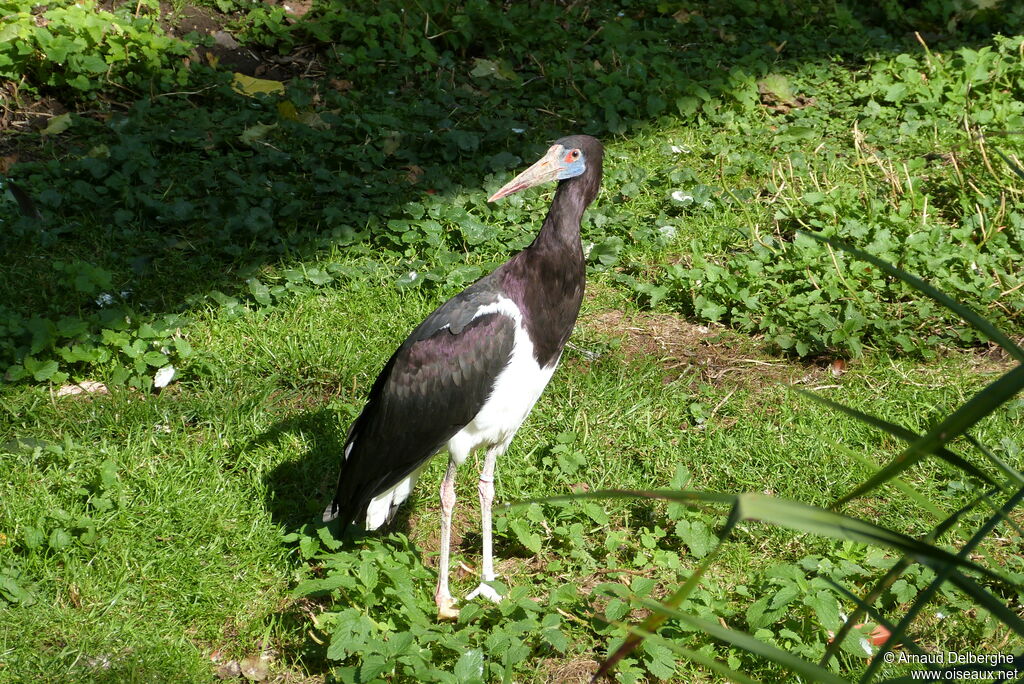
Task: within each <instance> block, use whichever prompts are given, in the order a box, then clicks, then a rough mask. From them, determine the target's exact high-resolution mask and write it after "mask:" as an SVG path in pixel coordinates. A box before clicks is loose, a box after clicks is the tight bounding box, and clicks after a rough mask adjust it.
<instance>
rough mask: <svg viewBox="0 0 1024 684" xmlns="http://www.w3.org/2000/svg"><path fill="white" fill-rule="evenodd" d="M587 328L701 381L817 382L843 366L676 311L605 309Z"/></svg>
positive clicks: (629, 354)
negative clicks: (803, 358)
mask: <svg viewBox="0 0 1024 684" xmlns="http://www.w3.org/2000/svg"><path fill="white" fill-rule="evenodd" d="M583 326H584V328H586V329H588V330H589V331H590V332H593V333H596V334H597V335H599V336H602V337H610V338H614V339H616V340H618V341H619V342H620V346H619V349H620V350H621V352H622V353H623V354H624V355H625V357H626V358H627V359H630V360H632V359H636V358H639V357H652V358H656V359H657V360H658V361H659V362H660V363H661V364H662V366H663V367H664V368H665V370H667V371H672V375H669V376H667V377H666V382H672V381H675V380H677V379H678V378H679V377H680V376H682V375H686V374H692V375H693V376H694V379H696V380H699V381H700V382H704V383H710V384H714V385H724V386H733V387H755V388H756V387H764V386H768V385H778V384H780V383H783V384H793V383H806V384H817V383H822V382H825V381H826V380H827V379H831V378H832V377H833V375H838V374H841V373H842V372H843V370H842V369H841V368H840V367H839V366H833V362H832V360H829V359H823V360H817V361H811V362H794V361H787V360H785V359H780V358H778V357H775V356H772V355H770V354H769V353H768V352H767V351H765V350H764V349H763V348H762V347H761V344H760V341H759V340H758V339H757V338H752V337H748V336H746V335H741V334H739V333H736V332H733V331H732V330H729V329H728V328H725V327H723V326H720V325H714V324H711V325H701V324H696V323H691V322H690V321H687V320H686V319H685V318H682V317H680V316H677V315H675V314H670V313H655V312H633V313H625V312H622V311H619V310H615V309H613V310H610V311H605V312H602V313H600V314H597V315H596V316H590V317H589V318H588V319H587V320H586V321H584V322H583Z"/></svg>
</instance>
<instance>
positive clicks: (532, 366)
mask: <svg viewBox="0 0 1024 684" xmlns="http://www.w3.org/2000/svg"><path fill="white" fill-rule="evenodd" d="M492 313H499V314H503V315H505V316H508V317H509V318H511V319H512V320H513V321H514V322H515V340H514V342H513V343H512V354H511V355H510V357H509V361H508V365H507V366H505V369H504V370H503V371H501V372H500V373H499V374H498V377H497V378H496V379H495V382H494V387H493V389H492V390H491V395H490V396H489V397H488V398H487V401H486V402H484V405H483V406H482V407H481V408H480V411H479V412H478V413H477V414H476V417H475V418H473V420H472V421H471V422H470V423H469V425H467V426H466V427H464V428H462V430H460V431H459V432H458V433H457V434H456V435H455V436H454V437H452V438H451V439H450V440H449V441H448V451H449V453H450V454H451V457H452V460H454V461H455V463H456V465H462V463H463V462H464V461H465V460H466V458H467V457H468V456H469V454H470V453H471V452H472V451H473V450H474V449H476V448H478V447H481V446H492V445H495V446H498V447H499V448H500V449H501V451H505V449H506V448H508V444H509V442H511V441H512V437H513V435H515V434H516V430H518V429H519V426H520V425H522V424H523V421H524V420H526V416H527V415H529V413H530V409H532V408H533V405H534V404H536V403H537V399H539V398H540V395H541V392H543V391H544V388H545V387H546V386H547V384H548V381H549V380H551V375H552V374H553V373H554V372H555V367H556V366H557V365H558V359H555V361H554V363H552V364H551V365H550V366H547V367H545V368H541V366H540V365H539V364H538V363H537V360H536V359H535V358H534V356H533V342H531V341H530V336H529V334H527V332H526V328H525V327H523V319H522V316H521V315H520V313H519V309H518V308H517V307H516V305H515V304H514V303H513V302H512V300H510V299H505V298H504V297H503V298H501V299H499V300H498V301H497V302H495V303H494V304H488V305H487V306H482V307H480V308H479V309H477V312H476V316H474V318H477V317H479V316H485V315H487V314H492Z"/></svg>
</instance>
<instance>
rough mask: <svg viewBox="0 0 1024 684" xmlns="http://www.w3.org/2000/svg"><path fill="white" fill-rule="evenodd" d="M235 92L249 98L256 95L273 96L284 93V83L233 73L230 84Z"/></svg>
mask: <svg viewBox="0 0 1024 684" xmlns="http://www.w3.org/2000/svg"><path fill="white" fill-rule="evenodd" d="M232 85H233V86H234V88H235V90H236V91H238V92H240V93H242V94H243V95H249V96H250V97H251V96H253V95H257V94H260V93H262V94H264V95H275V94H283V93H284V83H281V81H272V80H270V79H265V78H254V77H252V76H246V75H245V74H240V73H237V72H236V73H235V78H234V81H233V82H232Z"/></svg>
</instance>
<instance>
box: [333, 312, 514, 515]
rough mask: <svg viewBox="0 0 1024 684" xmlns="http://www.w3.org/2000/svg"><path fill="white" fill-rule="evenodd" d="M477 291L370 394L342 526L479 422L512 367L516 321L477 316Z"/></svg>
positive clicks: (340, 495)
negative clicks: (478, 416)
mask: <svg viewBox="0 0 1024 684" xmlns="http://www.w3.org/2000/svg"><path fill="white" fill-rule="evenodd" d="M467 294H468V295H470V296H468V297H467V296H465V295H467ZM472 294H473V293H471V292H470V293H463V295H462V296H459V297H456V298H455V299H452V300H450V301H449V302H447V303H446V304H445V305H443V306H442V307H441V308H439V309H438V310H437V311H435V312H434V313H433V314H431V315H430V317H428V318H427V319H426V320H425V321H424V322H423V323H422V324H421V325H420V326H419V327H418V328H416V330H414V331H413V333H412V334H411V335H410V336H409V338H408V339H407V340H406V341H405V342H404V343H403V344H402V346H401V347H399V348H398V351H396V352H395V353H394V355H393V356H392V357H391V360H390V361H388V363H387V365H386V366H385V367H384V370H383V371H381V374H380V376H379V377H378V378H377V381H376V382H375V383H374V385H373V389H371V390H370V396H369V399H368V401H367V403H366V407H365V408H364V409H363V412H362V414H361V415H360V416H359V418H357V419H356V421H355V423H353V425H352V428H351V430H350V431H349V435H348V439H347V440H346V444H345V452H346V458H345V461H344V463H343V464H342V469H341V476H340V478H339V481H338V491H337V494H336V495H335V497H334V504H333V509H334V512H335V514H336V515H337V517H338V518H340V519H341V523H342V529H344V527H345V526H347V525H348V524H349V523H351V522H353V521H355V520H357V519H358V518H359V517H360V516H361V515H362V514H363V512H364V511H365V510H366V506H367V504H368V503H369V501H370V499H372V498H373V497H374V496H376V495H378V494H380V493H382V492H384V491H385V490H387V489H388V488H389V487H392V486H393V485H395V484H397V483H398V482H400V481H401V480H402V479H403V478H405V477H406V476H407V475H409V474H410V473H412V472H413V471H414V470H415V469H416V468H418V467H419V466H420V465H421V464H423V462H425V461H426V460H427V459H429V458H430V457H431V456H433V455H434V454H435V453H436V452H437V451H438V450H439V449H440V448H441V447H443V446H444V445H445V443H446V442H447V441H448V440H449V439H451V438H452V437H453V436H454V435H455V433H457V432H458V431H459V430H461V429H462V428H463V427H465V426H466V425H467V424H468V423H469V422H470V421H472V420H473V418H474V417H475V416H476V414H477V413H478V412H479V411H480V408H481V407H482V406H483V405H484V402H485V401H487V398H488V396H489V395H490V392H491V389H492V388H493V386H494V381H495V379H496V378H497V376H498V374H499V373H500V372H501V370H502V369H503V368H505V366H506V365H507V364H508V360H509V356H510V355H511V353H512V345H513V341H514V338H515V325H516V323H515V321H513V320H512V319H511V318H510V317H509V316H507V315H504V314H501V313H487V314H483V315H480V316H476V315H475V312H476V311H477V310H478V309H479V304H481V303H482V302H481V301H479V298H478V297H475V296H472Z"/></svg>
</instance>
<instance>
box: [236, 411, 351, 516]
mask: <svg viewBox="0 0 1024 684" xmlns="http://www.w3.org/2000/svg"><path fill="white" fill-rule="evenodd" d="M293 437H301V438H302V439H303V440H304V441H305V442H306V443H307V444H308V445H309V447H308V448H307V449H306V450H305V451H304V452H302V453H298V454H294V455H292V457H291V458H289V459H288V460H286V461H284V462H282V463H280V464H278V465H277V467H275V468H274V469H273V470H271V471H270V472H269V473H267V475H266V477H265V479H264V483H265V485H266V507H267V510H268V511H269V512H270V515H271V518H272V519H273V521H274V522H275V523H277V524H279V525H281V526H283V527H284V528H285V529H286V530H288V531H289V532H295V531H298V530H300V529H302V528H304V527H305V526H306V525H309V524H319V523H320V516H321V514H322V513H323V509H324V506H326V505H327V502H328V501H329V500H330V497H331V496H332V495H333V494H334V487H335V485H336V484H337V477H338V468H339V466H340V463H341V453H342V447H343V446H344V444H345V432H344V430H343V428H342V426H341V425H339V424H338V416H337V414H336V413H335V412H334V411H332V410H330V409H326V408H323V409H317V410H314V411H306V412H304V413H298V414H295V415H292V416H289V417H288V418H285V419H284V420H281V421H279V422H277V423H275V424H274V425H273V426H271V427H270V429H268V430H267V431H265V432H264V433H263V434H261V435H259V436H258V437H256V438H255V439H253V440H252V441H250V442H249V443H248V444H246V445H245V446H244V447H243V449H245V450H250V449H256V448H259V447H261V446H268V445H273V446H282V445H286V444H293V443H294V442H295V440H294V439H292V438H293Z"/></svg>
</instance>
